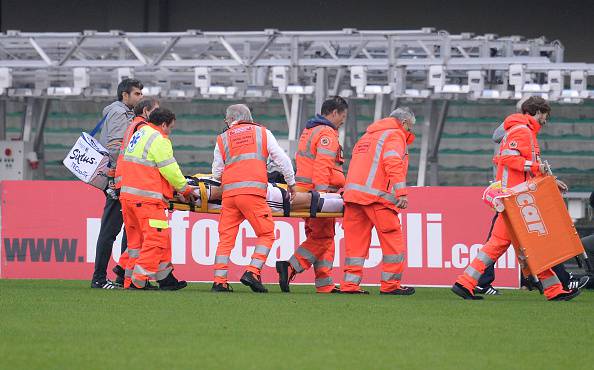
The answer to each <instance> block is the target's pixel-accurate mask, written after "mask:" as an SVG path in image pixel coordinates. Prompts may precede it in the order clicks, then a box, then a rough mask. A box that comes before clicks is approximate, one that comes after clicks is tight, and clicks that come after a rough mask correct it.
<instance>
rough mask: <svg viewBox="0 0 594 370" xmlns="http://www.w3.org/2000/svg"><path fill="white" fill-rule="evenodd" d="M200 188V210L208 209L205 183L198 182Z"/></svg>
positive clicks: (205, 210)
mask: <svg viewBox="0 0 594 370" xmlns="http://www.w3.org/2000/svg"><path fill="white" fill-rule="evenodd" d="M198 188H199V189H200V212H207V211H208V194H207V192H206V184H205V183H204V182H203V181H200V182H198Z"/></svg>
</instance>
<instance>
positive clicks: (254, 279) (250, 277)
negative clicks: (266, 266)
mask: <svg viewBox="0 0 594 370" xmlns="http://www.w3.org/2000/svg"><path fill="white" fill-rule="evenodd" d="M239 281H241V283H242V284H243V285H247V286H249V287H250V288H251V289H252V291H253V292H256V293H268V289H266V288H265V287H264V285H262V280H261V279H260V275H256V274H254V273H253V272H250V271H246V272H244V273H243V276H242V277H241V279H239Z"/></svg>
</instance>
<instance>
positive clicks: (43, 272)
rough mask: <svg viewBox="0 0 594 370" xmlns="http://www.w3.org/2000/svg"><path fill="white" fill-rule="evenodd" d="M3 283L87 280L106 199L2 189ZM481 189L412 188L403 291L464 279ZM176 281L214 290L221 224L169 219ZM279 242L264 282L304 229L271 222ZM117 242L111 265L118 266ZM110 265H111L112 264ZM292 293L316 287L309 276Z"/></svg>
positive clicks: (62, 191) (46, 189) (482, 222)
mask: <svg viewBox="0 0 594 370" xmlns="http://www.w3.org/2000/svg"><path fill="white" fill-rule="evenodd" d="M0 187H1V194H2V229H1V239H2V248H1V251H0V255H1V258H0V261H1V263H0V277H2V278H41V279H90V277H91V275H92V271H93V263H94V259H95V243H96V240H97V235H98V234H99V226H100V218H101V214H102V211H103V203H104V201H105V198H104V196H103V194H102V193H101V192H100V191H98V190H96V189H95V188H92V187H90V186H88V185H85V184H84V183H82V182H74V181H3V182H1V183H0ZM482 190H483V189H481V188H472V187H422V188H411V189H410V194H409V208H408V209H407V210H406V212H403V213H402V214H401V215H400V217H401V221H402V225H403V233H404V236H405V241H406V245H407V267H406V268H405V270H404V276H403V282H404V283H405V284H408V285H425V286H449V285H451V284H452V283H453V282H454V280H455V278H456V276H457V275H459V274H461V273H462V272H463V271H464V269H465V268H466V266H468V264H469V263H470V261H471V260H472V258H473V257H474V256H475V255H476V253H477V252H478V250H479V249H480V247H481V246H482V244H483V243H484V241H485V238H486V236H487V233H488V231H489V227H490V224H491V219H492V217H493V212H492V211H491V210H489V209H488V208H487V207H486V206H485V205H484V203H482V201H481V194H482ZM170 219H171V223H170V224H171V231H172V246H173V263H174V265H175V266H176V276H178V277H179V278H181V279H185V280H190V281H212V278H213V268H212V265H213V264H214V257H215V249H216V245H217V242H218V233H217V226H218V215H206V214H197V213H190V212H182V211H175V212H172V213H171V215H170ZM275 226H276V227H275V231H276V236H277V240H276V242H275V243H274V246H273V249H272V251H271V253H270V256H269V258H268V260H267V262H266V266H265V267H264V270H263V273H262V277H263V280H264V282H267V283H273V282H276V281H277V280H278V278H277V274H276V271H275V269H274V266H275V262H276V261H277V260H279V259H280V260H286V259H288V258H289V257H290V256H291V255H292V253H293V251H294V250H295V248H296V246H298V245H299V243H300V242H301V241H303V240H304V239H305V231H304V222H303V220H302V219H297V218H278V219H276V220H275ZM119 241H120V238H118V239H117V240H116V243H115V245H114V256H113V257H114V260H117V258H118V257H119ZM254 244H255V234H254V231H253V230H252V228H251V227H250V226H249V224H248V223H247V222H245V223H243V224H242V225H241V227H240V233H239V236H238V238H237V242H236V246H235V248H234V250H233V252H232V253H231V263H232V264H231V265H232V267H231V270H230V272H229V277H230V280H231V281H238V280H239V278H240V276H241V274H242V273H243V271H244V269H245V265H247V264H249V262H250V257H249V256H250V255H251V253H252V251H253V248H254ZM335 244H336V258H335V260H334V270H333V271H334V279H335V281H336V282H339V281H340V278H341V274H342V269H341V265H342V264H343V262H344V261H343V260H344V232H343V230H342V225H341V220H338V221H337V223H336V238H335ZM380 262H381V250H380V248H379V242H378V238H377V235H375V232H374V235H373V237H372V245H371V248H370V251H369V256H368V258H367V260H366V263H365V266H366V269H365V273H364V278H363V284H379V279H380V274H381V271H380V267H381V266H380V264H381V263H380ZM112 263H114V262H113V261H112ZM495 271H496V281H495V285H496V286H500V287H518V285H519V270H518V266H517V262H516V257H515V253H514V251H513V248H510V249H509V250H508V251H507V253H506V254H504V255H503V256H502V257H501V258H500V259H499V260H498V261H497V264H496V268H495ZM295 282H296V283H312V282H313V271H308V272H305V273H303V274H300V275H299V276H298V277H297V279H296V281H295Z"/></svg>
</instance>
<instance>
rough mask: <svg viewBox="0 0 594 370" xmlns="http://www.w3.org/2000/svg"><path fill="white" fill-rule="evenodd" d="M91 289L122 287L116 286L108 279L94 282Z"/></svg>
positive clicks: (120, 286)
mask: <svg viewBox="0 0 594 370" xmlns="http://www.w3.org/2000/svg"><path fill="white" fill-rule="evenodd" d="M91 288H93V289H121V288H122V285H119V284H116V283H114V282H113V281H111V280H109V279H107V280H105V281H92V282H91Z"/></svg>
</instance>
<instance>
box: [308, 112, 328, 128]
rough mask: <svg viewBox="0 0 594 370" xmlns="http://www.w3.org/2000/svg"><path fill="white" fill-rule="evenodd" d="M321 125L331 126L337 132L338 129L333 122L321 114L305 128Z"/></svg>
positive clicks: (310, 120)
mask: <svg viewBox="0 0 594 370" xmlns="http://www.w3.org/2000/svg"><path fill="white" fill-rule="evenodd" d="M319 125H325V126H330V127H332V128H333V129H335V130H336V127H334V125H333V124H332V122H330V121H328V120H327V119H326V118H325V117H324V116H322V115H321V114H316V116H315V117H314V118H311V119H309V120H308V121H307V124H306V125H305V128H313V127H316V126H319Z"/></svg>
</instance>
